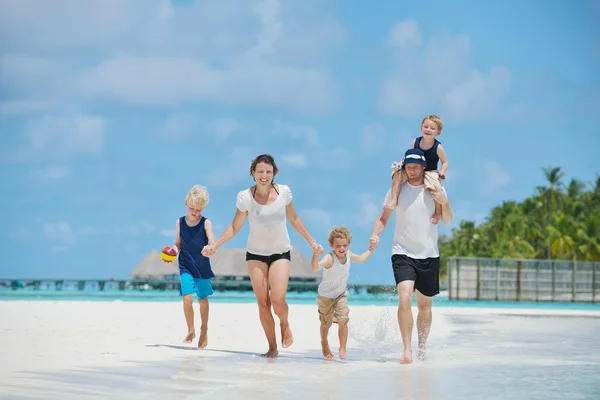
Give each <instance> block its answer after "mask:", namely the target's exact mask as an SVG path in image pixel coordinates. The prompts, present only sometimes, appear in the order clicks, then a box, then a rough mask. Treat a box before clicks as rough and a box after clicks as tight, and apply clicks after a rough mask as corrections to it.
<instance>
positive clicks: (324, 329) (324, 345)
mask: <svg viewBox="0 0 600 400" xmlns="http://www.w3.org/2000/svg"><path fill="white" fill-rule="evenodd" d="M328 334H329V327H328V326H324V325H321V349H322V350H323V357H325V359H326V360H333V358H334V356H333V353H332V352H331V348H329V341H328V340H327V335H328Z"/></svg>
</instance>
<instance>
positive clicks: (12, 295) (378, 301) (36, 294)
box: [0, 289, 600, 311]
mask: <svg viewBox="0 0 600 400" xmlns="http://www.w3.org/2000/svg"><path fill="white" fill-rule="evenodd" d="M316 296H317V294H316V293H315V292H303V293H298V292H288V294H287V301H288V303H289V304H314V303H315V298H316ZM1 300H40V301H115V300H120V301H145V302H146V301H149V302H179V301H181V297H180V296H179V292H178V291H161V290H142V291H138V290H126V291H118V290H113V291H110V290H109V291H95V290H94V291H85V290H84V291H79V290H71V291H69V290H61V291H56V290H31V289H18V290H11V289H0V301H1ZM210 301H211V302H216V303H254V302H255V301H256V299H255V297H254V294H253V293H252V292H250V291H244V292H235V291H227V292H215V294H214V295H212V296H211V297H210ZM348 303H349V304H351V305H396V304H398V296H397V295H396V294H395V293H393V292H391V291H390V293H385V294H369V293H350V295H349V297H348ZM413 304H416V303H415V299H414V298H413ZM434 305H435V307H477V308H515V309H539V310H590V311H593V310H598V311H600V303H581V302H580V303H578V302H527V301H522V302H516V301H475V300H449V299H448V296H447V295H445V294H444V293H442V294H440V295H438V296H436V297H434Z"/></svg>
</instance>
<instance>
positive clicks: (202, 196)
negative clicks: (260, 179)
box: [163, 185, 215, 348]
mask: <svg viewBox="0 0 600 400" xmlns="http://www.w3.org/2000/svg"><path fill="white" fill-rule="evenodd" d="M208 200H209V196H208V191H207V190H206V188H204V187H203V186H200V185H195V186H193V187H192V188H191V189H190V191H189V192H188V194H187V195H186V197H185V206H186V207H187V215H186V216H184V217H181V218H179V219H178V220H177V222H176V223H175V244H174V245H173V246H172V247H167V248H165V249H164V250H163V252H165V253H167V254H171V255H179V279H180V282H181V290H180V292H179V294H180V295H181V296H183V313H184V315H185V322H186V323H187V327H188V333H187V335H186V337H185V339H184V340H183V342H184V343H191V342H192V341H193V340H194V338H195V337H196V328H195V327H194V308H193V303H194V300H193V296H194V293H196V296H197V297H198V304H199V305H200V318H201V320H202V325H201V327H200V339H199V340H198V347H199V348H204V347H206V346H207V344H208V335H207V333H208V310H209V308H208V296H210V295H211V294H213V289H212V285H211V283H210V279H211V278H213V277H214V276H215V274H214V273H213V271H212V269H211V265H210V260H209V259H208V258H206V257H204V256H203V255H202V249H203V248H204V246H206V245H210V244H212V243H213V242H214V241H215V237H214V234H213V230H212V222H211V221H210V220H209V219H206V217H204V216H203V215H202V211H203V210H204V209H205V208H206V206H207V204H208Z"/></svg>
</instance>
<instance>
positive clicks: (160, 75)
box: [0, 0, 344, 115]
mask: <svg viewBox="0 0 600 400" xmlns="http://www.w3.org/2000/svg"><path fill="white" fill-rule="evenodd" d="M33 4H34V2H32V1H16V0H14V1H10V2H9V3H8V4H6V5H5V7H4V9H3V13H2V16H0V33H1V34H2V35H3V37H10V38H11V41H10V43H8V46H7V48H5V52H6V53H7V54H8V55H6V56H4V57H3V59H2V65H3V70H5V71H6V73H4V74H3V78H2V84H3V86H4V85H5V84H7V83H11V86H10V87H11V88H12V87H13V86H14V88H16V89H19V90H17V91H16V92H17V93H18V97H19V101H32V100H31V99H29V98H27V97H26V96H25V95H26V94H31V91H32V90H35V91H36V92H35V93H36V94H37V95H38V96H39V94H40V92H43V93H46V94H47V93H51V94H52V96H51V100H53V101H54V102H56V103H58V102H59V101H67V100H66V99H69V98H70V99H76V100H77V102H78V103H80V102H82V101H84V102H85V101H91V102H94V101H97V100H106V99H108V100H113V101H117V102H125V103H132V104H135V105H139V106H149V107H167V108H173V107H177V106H179V105H181V104H182V103H187V102H205V101H210V102H212V103H214V102H216V103H221V104H225V105H252V106H259V107H260V106H272V107H277V108H281V109H286V110H291V111H295V112H299V113H304V114H307V115H319V114H323V113H327V112H328V111H329V110H331V109H332V108H333V107H335V105H336V103H337V93H338V88H337V85H336V84H335V82H334V79H333V76H332V75H331V74H330V73H329V72H328V70H327V68H326V65H327V64H326V61H325V59H326V58H328V57H331V56H330V54H331V50H332V49H333V48H334V47H335V46H337V45H339V44H340V43H341V42H342V41H343V38H344V33H343V29H342V28H341V27H340V26H339V25H338V24H337V23H336V22H334V21H332V20H330V19H328V18H326V17H324V16H323V15H322V14H323V13H322V9H323V5H322V4H321V3H320V2H318V1H307V2H302V4H299V3H298V4H296V3H293V2H282V1H279V0H258V1H257V0H254V1H242V0H225V1H220V2H199V1H198V2H193V3H191V4H186V5H185V6H177V5H173V4H171V2H170V1H168V0H147V1H137V0H123V1H120V2H115V1H109V2H107V1H101V0H89V1H86V2H85V4H81V3H80V2H77V1H73V0H57V1H55V2H53V4H52V7H49V6H44V5H39V4H37V3H35V5H33ZM28 7H29V8H28ZM59 9H68V10H69V13H68V16H67V15H66V14H64V13H63V12H59V11H58V10H59ZM232 26H233V27H235V29H231V27H232ZM73 32H77V34H73ZM90 50H93V51H94V52H95V54H98V55H99V57H97V58H95V59H94V60H93V61H91V62H90V58H89V57H88V53H89V51H90ZM52 57H56V58H52ZM5 67H6V68H5ZM3 72H4V71H3ZM12 83H14V85H12ZM24 96H25V97H24ZM10 100H11V101H15V99H10ZM13 108H14V106H13ZM21 109H23V108H21Z"/></svg>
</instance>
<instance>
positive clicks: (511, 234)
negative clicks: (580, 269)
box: [440, 167, 600, 276]
mask: <svg viewBox="0 0 600 400" xmlns="http://www.w3.org/2000/svg"><path fill="white" fill-rule="evenodd" d="M543 171H544V175H545V177H546V180H547V184H546V185H545V186H538V187H537V188H536V190H535V194H534V196H532V197H527V198H526V199H525V200H523V201H522V202H520V203H518V202H516V201H504V202H503V203H502V204H501V205H499V206H497V207H495V208H493V209H492V211H491V212H490V215H489V216H488V217H487V218H486V220H485V222H484V223H482V224H480V225H475V222H474V221H461V222H460V226H459V227H458V228H455V229H453V230H452V233H451V234H450V235H442V236H441V237H440V256H441V258H442V275H444V276H445V275H446V262H445V260H446V259H447V258H448V257H491V258H521V259H524V258H537V259H557V260H570V261H600V176H597V177H596V180H595V182H593V183H591V184H586V183H585V182H583V181H581V180H578V179H572V180H571V181H570V182H569V184H568V185H565V184H564V182H563V178H564V172H563V171H562V170H561V168H560V167H547V168H543Z"/></svg>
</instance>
